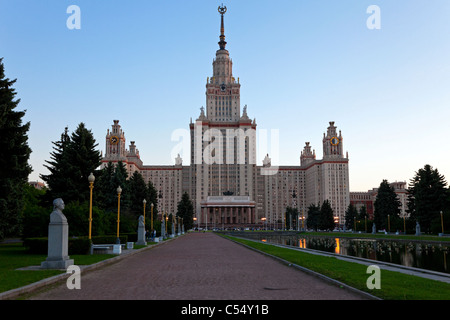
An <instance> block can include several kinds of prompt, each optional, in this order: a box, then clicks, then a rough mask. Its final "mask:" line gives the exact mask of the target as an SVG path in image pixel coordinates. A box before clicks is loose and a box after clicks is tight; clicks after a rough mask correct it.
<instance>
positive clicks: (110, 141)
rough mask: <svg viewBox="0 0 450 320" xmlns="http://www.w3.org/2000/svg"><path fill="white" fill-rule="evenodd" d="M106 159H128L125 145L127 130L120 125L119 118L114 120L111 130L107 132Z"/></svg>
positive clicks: (113, 160)
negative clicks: (124, 130) (123, 129)
mask: <svg viewBox="0 0 450 320" xmlns="http://www.w3.org/2000/svg"><path fill="white" fill-rule="evenodd" d="M104 160H105V161H112V162H116V161H124V162H125V161H127V150H126V147H125V132H123V131H122V128H121V127H120V125H119V120H114V124H113V125H112V128H111V131H109V129H108V133H107V134H106V149H105V157H104Z"/></svg>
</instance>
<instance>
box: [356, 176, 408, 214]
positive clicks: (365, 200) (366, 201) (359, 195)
mask: <svg viewBox="0 0 450 320" xmlns="http://www.w3.org/2000/svg"><path fill="white" fill-rule="evenodd" d="M389 185H390V186H391V187H393V188H394V191H395V194H396V195H397V197H398V200H399V201H400V203H401V206H400V216H401V217H408V216H409V214H408V213H407V212H406V209H407V206H406V205H407V200H408V191H407V188H406V182H405V181H401V182H397V181H396V182H392V183H390V184H389ZM377 194H378V188H373V189H372V190H369V191H367V192H350V203H352V204H353V205H354V206H355V207H356V208H357V209H358V211H359V210H360V209H361V207H363V206H366V209H367V213H368V215H369V219H372V218H373V213H374V206H373V204H374V203H375V200H376V198H377Z"/></svg>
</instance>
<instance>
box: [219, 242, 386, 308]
mask: <svg viewBox="0 0 450 320" xmlns="http://www.w3.org/2000/svg"><path fill="white" fill-rule="evenodd" d="M236 238H240V237H236ZM225 239H227V240H229V241H232V242H234V243H236V244H239V245H241V246H244V247H246V248H248V249H250V250H253V251H256V252H258V253H261V254H263V255H265V256H268V257H270V258H272V259H275V260H277V261H279V262H281V263H283V264H285V265H287V266H290V267H294V268H296V269H299V270H301V271H303V272H306V273H308V274H310V275H313V276H315V277H317V278H320V279H322V280H325V281H327V282H329V283H331V284H333V285H335V286H338V287H340V288H343V289H345V290H349V291H352V292H355V293H357V294H359V295H361V296H363V297H365V298H368V299H371V300H383V299H381V298H379V297H376V296H374V295H372V294H370V293H367V292H365V291H361V290H359V289H356V288H354V287H351V286H349V285H347V284H345V283H343V282H340V281H338V280H335V279H332V278H330V277H327V276H325V275H323V274H321V273H318V272H315V271H313V270H310V269H308V268H305V267H302V266H299V265H297V264H294V263H292V262H289V261H286V260H284V259H282V258H279V257H276V256H274V255H271V254H268V253H266V252H263V251H260V250H258V249H255V248H253V247H250V246H248V245H246V244H243V243H240V242H238V241H235V240H232V239H228V238H225ZM240 239H243V240H250V241H254V242H261V241H256V240H251V239H246V238H240ZM269 244H270V243H269ZM270 245H272V244H270ZM287 249H290V248H287Z"/></svg>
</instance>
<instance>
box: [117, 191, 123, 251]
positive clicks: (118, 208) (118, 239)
mask: <svg viewBox="0 0 450 320" xmlns="http://www.w3.org/2000/svg"><path fill="white" fill-rule="evenodd" d="M116 191H117V199H118V200H117V241H116V244H120V238H119V224H120V194H121V193H122V188H121V187H120V186H119V187H118V188H117V190H116Z"/></svg>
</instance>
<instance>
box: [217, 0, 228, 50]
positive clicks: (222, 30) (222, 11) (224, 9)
mask: <svg viewBox="0 0 450 320" xmlns="http://www.w3.org/2000/svg"><path fill="white" fill-rule="evenodd" d="M218 11H219V13H220V15H221V20H222V21H221V25H220V42H219V47H220V50H225V46H226V45H227V42H226V41H225V25H224V23H223V15H224V14H225V12H227V7H226V6H223V4H222V6H221V7H219V9H218Z"/></svg>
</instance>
